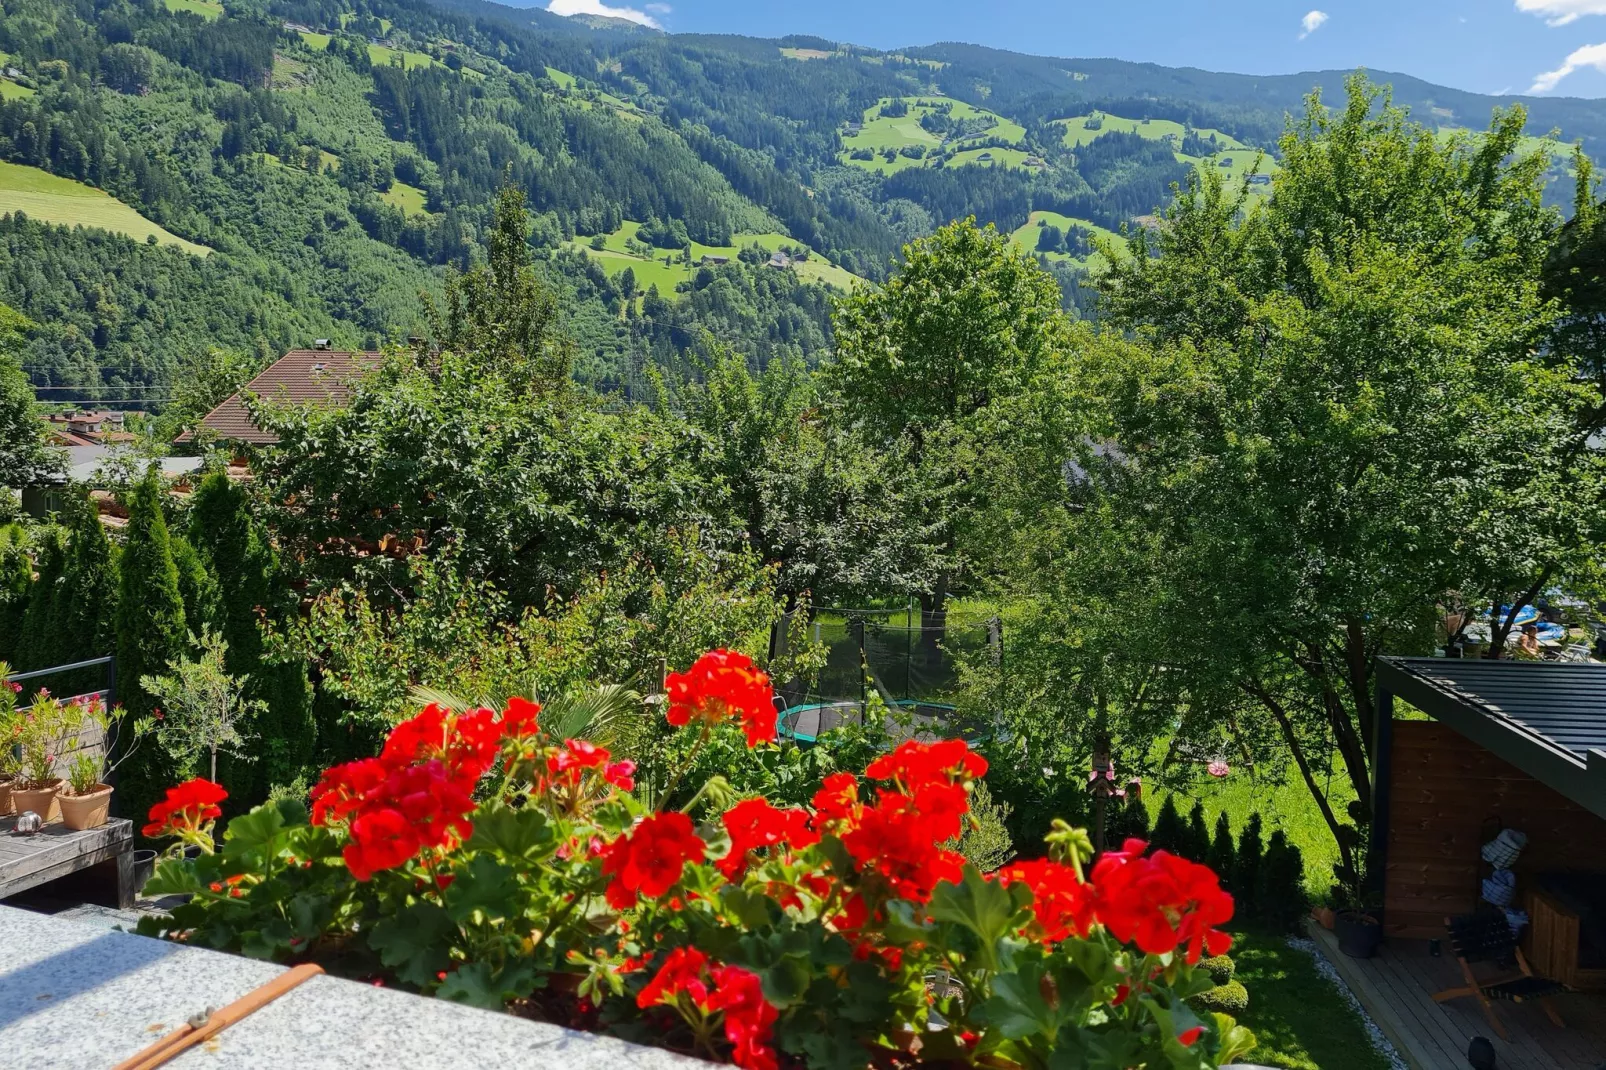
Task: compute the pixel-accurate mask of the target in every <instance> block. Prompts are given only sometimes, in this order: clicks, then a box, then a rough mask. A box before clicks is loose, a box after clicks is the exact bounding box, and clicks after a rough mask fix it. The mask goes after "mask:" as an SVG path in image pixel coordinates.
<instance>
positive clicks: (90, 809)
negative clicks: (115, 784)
mask: <svg viewBox="0 0 1606 1070" xmlns="http://www.w3.org/2000/svg"><path fill="white" fill-rule="evenodd" d="M56 805H57V806H59V807H61V820H62V823H63V824H65V825H66V826H67V827H68V828H70V829H73V830H74V831H77V832H82V831H83V830H84V829H93V828H99V827H100V826H102V825H104V824H105V823H106V817H107V815H108V814H110V813H111V808H112V789H111V785H109V784H96V785H95V786H94V787H92V788H90V789H89V790H88V791H86V792H84V793H83V794H82V795H57V796H56Z"/></svg>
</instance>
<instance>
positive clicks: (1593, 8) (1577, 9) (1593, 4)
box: [1517, 0, 1606, 26]
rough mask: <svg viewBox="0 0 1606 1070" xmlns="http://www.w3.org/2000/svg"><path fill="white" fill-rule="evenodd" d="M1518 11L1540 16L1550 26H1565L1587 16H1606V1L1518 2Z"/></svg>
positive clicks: (1555, 0)
mask: <svg viewBox="0 0 1606 1070" xmlns="http://www.w3.org/2000/svg"><path fill="white" fill-rule="evenodd" d="M1517 10H1518V11H1521V12H1523V13H1524V14H1528V15H1538V16H1539V17H1540V18H1542V19H1544V20H1545V23H1546V24H1547V25H1550V26H1565V25H1567V24H1568V23H1569V22H1574V21H1576V20H1577V19H1580V18H1582V17H1583V16H1585V15H1606V0H1517Z"/></svg>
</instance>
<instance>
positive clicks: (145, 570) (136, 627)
mask: <svg viewBox="0 0 1606 1070" xmlns="http://www.w3.org/2000/svg"><path fill="white" fill-rule="evenodd" d="M166 493H167V491H166V488H165V487H163V485H162V480H161V475H160V473H159V472H158V471H157V469H156V466H154V465H152V466H151V468H150V469H149V470H148V471H147V472H146V473H145V478H144V479H142V480H140V481H139V483H137V484H135V486H134V489H133V490H132V491H130V492H129V496H128V527H127V529H126V534H125V540H124V543H123V553H122V557H121V558H120V559H119V565H120V568H119V570H118V572H119V574H118V585H117V616H116V621H117V692H118V698H119V699H120V700H121V702H122V705H123V708H124V709H125V710H126V711H127V716H129V717H147V716H150V715H151V713H152V712H153V710H154V708H155V705H156V704H155V701H154V700H153V699H152V697H151V696H150V695H149V694H148V693H146V691H145V690H144V689H143V688H141V687H140V683H139V681H140V677H142V676H145V675H153V676H154V675H160V674H161V673H164V672H166V671H167V663H168V661H169V660H170V659H176V658H179V657H182V656H183V654H184V653H185V650H186V635H185V626H184V625H185V622H184V600H183V598H182V597H181V596H180V594H179V586H178V568H177V567H176V566H175V565H174V564H173V549H172V541H171V539H170V538H169V536H168V532H167V519H166V517H164V516H163V515H162V499H163V497H164V496H165V495H166ZM177 765H178V763H177V762H175V761H174V760H173V759H172V758H171V757H170V756H169V755H168V754H167V753H166V750H165V749H164V748H163V747H161V746H157V745H154V744H150V743H147V744H146V745H145V746H143V747H141V748H140V749H139V750H138V751H137V752H136V753H135V754H134V756H133V757H132V758H130V759H129V760H128V761H127V762H126V763H125V764H124V765H123V767H122V768H121V769H120V770H119V771H118V772H119V783H118V791H117V795H116V796H114V799H115V800H116V802H117V805H118V808H119V810H120V811H121V812H122V813H124V814H127V815H129V816H132V817H134V818H136V819H138V818H142V817H143V816H144V815H145V813H146V811H147V810H149V809H150V805H151V803H152V802H154V801H156V800H157V799H158V798H160V797H161V795H162V793H163V792H164V791H165V790H166V789H167V788H168V787H170V786H172V785H173V784H175V783H177V782H178V781H179V780H180V779H182V778H183V773H184V772H185V771H184V770H180V769H179V768H178V767H177Z"/></svg>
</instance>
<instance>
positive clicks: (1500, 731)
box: [1377, 658, 1606, 817]
mask: <svg viewBox="0 0 1606 1070" xmlns="http://www.w3.org/2000/svg"><path fill="white" fill-rule="evenodd" d="M1377 686H1378V690H1379V691H1380V692H1387V693H1389V694H1392V695H1396V696H1398V697H1399V698H1402V699H1405V700H1406V701H1407V702H1409V703H1410V704H1411V705H1413V706H1415V707H1416V708H1417V709H1419V710H1421V711H1422V712H1423V713H1426V714H1428V715H1429V716H1430V717H1432V718H1433V719H1435V720H1437V721H1439V722H1441V723H1442V724H1446V725H1449V726H1450V727H1451V728H1453V729H1455V730H1456V731H1457V732H1459V733H1460V734H1461V735H1463V736H1466V737H1467V738H1468V739H1470V740H1472V741H1473V742H1474V743H1477V744H1478V745H1479V746H1482V747H1484V748H1485V749H1487V750H1490V751H1493V752H1494V753H1496V754H1498V755H1500V757H1502V758H1504V759H1506V760H1507V761H1509V762H1510V763H1511V764H1512V765H1515V766H1516V767H1517V768H1518V769H1521V770H1522V771H1523V772H1525V773H1527V774H1528V775H1529V776H1531V777H1533V778H1534V779H1535V780H1538V781H1539V782H1540V783H1542V784H1545V785H1547V786H1549V787H1551V788H1554V789H1555V790H1556V791H1558V792H1560V793H1561V794H1563V795H1565V796H1566V797H1567V798H1569V799H1571V800H1572V801H1573V802H1575V803H1578V804H1579V805H1580V806H1583V807H1586V808H1588V809H1589V810H1591V811H1593V812H1594V813H1596V814H1598V815H1600V816H1601V817H1606V666H1602V665H1596V664H1585V663H1578V662H1545V661H1506V660H1502V661H1490V660H1488V659H1484V658H1381V659H1379V661H1378V667H1377Z"/></svg>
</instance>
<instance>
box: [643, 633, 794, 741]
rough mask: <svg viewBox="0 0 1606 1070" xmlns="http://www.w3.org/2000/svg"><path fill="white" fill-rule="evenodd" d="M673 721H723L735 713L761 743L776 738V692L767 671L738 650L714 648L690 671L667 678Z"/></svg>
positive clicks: (749, 735)
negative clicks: (771, 685)
mask: <svg viewBox="0 0 1606 1070" xmlns="http://www.w3.org/2000/svg"><path fill="white" fill-rule="evenodd" d="M664 690H665V691H666V692H667V696H668V699H669V706H668V710H667V714H666V715H667V717H668V719H669V723H670V724H672V725H674V726H675V727H677V728H680V727H684V726H685V725H687V724H690V723H691V722H692V721H694V720H695V721H702V722H703V723H705V724H718V723H719V722H721V721H724V720H726V719H728V718H731V717H735V718H737V719H738V720H740V721H741V723H742V731H744V732H745V733H746V734H747V745H748V746H749V747H756V746H758V745H759V744H761V743H768V742H769V741H771V740H773V739H774V738H775V718H776V711H775V692H774V690H773V689H772V688H771V687H770V678H769V676H768V675H767V674H766V673H765V672H764V670H762V669H760V668H758V667H757V666H755V665H754V664H753V659H752V658H750V657H748V656H747V655H746V654H742V653H740V652H738V651H734V650H711V651H709V652H708V653H706V654H704V655H703V656H702V657H700V658H698V659H697V660H696V662H694V663H693V664H692V667H691V668H689V669H687V670H686V671H685V672H672V673H670V674H669V675H668V676H667V677H666V678H665V679H664Z"/></svg>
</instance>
